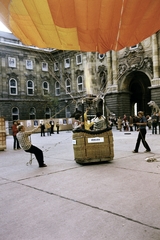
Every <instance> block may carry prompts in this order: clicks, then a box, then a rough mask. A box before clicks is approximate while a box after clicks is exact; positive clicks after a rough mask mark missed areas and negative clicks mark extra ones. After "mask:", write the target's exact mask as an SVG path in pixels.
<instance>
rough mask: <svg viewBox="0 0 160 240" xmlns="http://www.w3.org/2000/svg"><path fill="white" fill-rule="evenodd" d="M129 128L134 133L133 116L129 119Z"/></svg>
mask: <svg viewBox="0 0 160 240" xmlns="http://www.w3.org/2000/svg"><path fill="white" fill-rule="evenodd" d="M129 128H130V131H131V132H132V131H133V117H132V116H130V117H129Z"/></svg>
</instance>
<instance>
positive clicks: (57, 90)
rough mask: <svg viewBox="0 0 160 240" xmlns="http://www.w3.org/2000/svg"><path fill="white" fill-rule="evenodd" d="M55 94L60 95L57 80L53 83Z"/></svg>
mask: <svg viewBox="0 0 160 240" xmlns="http://www.w3.org/2000/svg"><path fill="white" fill-rule="evenodd" d="M55 95H56V96H58V95H60V84H59V82H56V83H55Z"/></svg>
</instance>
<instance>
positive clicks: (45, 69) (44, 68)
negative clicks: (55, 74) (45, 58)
mask: <svg viewBox="0 0 160 240" xmlns="http://www.w3.org/2000/svg"><path fill="white" fill-rule="evenodd" d="M42 71H44V72H48V63H47V62H42Z"/></svg>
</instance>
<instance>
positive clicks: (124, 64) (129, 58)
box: [118, 44, 153, 78]
mask: <svg viewBox="0 0 160 240" xmlns="http://www.w3.org/2000/svg"><path fill="white" fill-rule="evenodd" d="M138 46H139V47H137V48H136V49H129V48H127V49H126V51H125V53H124V56H123V58H122V59H121V61H120V64H119V67H118V71H119V72H118V75H119V78H120V77H121V76H122V75H123V74H124V73H126V72H131V71H137V70H140V69H142V68H144V69H145V70H146V69H147V70H148V71H149V72H150V73H151V74H152V73H153V64H152V59H151V58H149V57H145V58H144V51H143V47H142V45H141V44H139V45H138Z"/></svg>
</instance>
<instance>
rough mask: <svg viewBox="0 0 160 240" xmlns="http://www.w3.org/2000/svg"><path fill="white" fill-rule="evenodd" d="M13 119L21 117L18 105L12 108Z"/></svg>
mask: <svg viewBox="0 0 160 240" xmlns="http://www.w3.org/2000/svg"><path fill="white" fill-rule="evenodd" d="M12 119H13V120H18V119H19V109H18V108H17V107H14V108H12Z"/></svg>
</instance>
